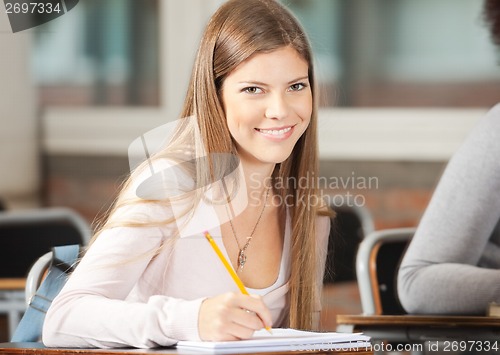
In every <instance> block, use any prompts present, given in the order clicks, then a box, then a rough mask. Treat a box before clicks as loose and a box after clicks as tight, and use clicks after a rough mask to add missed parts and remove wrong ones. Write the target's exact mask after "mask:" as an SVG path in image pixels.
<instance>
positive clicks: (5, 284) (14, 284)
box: [0, 278, 26, 291]
mask: <svg viewBox="0 0 500 355" xmlns="http://www.w3.org/2000/svg"><path fill="white" fill-rule="evenodd" d="M25 285H26V279H25V278H19V279H0V290H9V291H10V290H20V291H24V287H25Z"/></svg>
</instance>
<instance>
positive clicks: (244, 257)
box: [229, 187, 271, 272]
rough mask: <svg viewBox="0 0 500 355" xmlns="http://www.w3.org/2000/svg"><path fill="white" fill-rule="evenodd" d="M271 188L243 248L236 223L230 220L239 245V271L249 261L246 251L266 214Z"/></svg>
mask: <svg viewBox="0 0 500 355" xmlns="http://www.w3.org/2000/svg"><path fill="white" fill-rule="evenodd" d="M269 190H271V188H270V187H269V188H268V189H267V191H266V197H265V198H264V206H263V207H262V210H261V211H260V214H259V217H258V218H257V222H256V223H255V226H254V227H253V230H252V233H250V236H249V237H248V238H247V241H246V243H245V245H243V248H242V247H240V242H239V241H238V237H237V236H236V231H235V230H234V225H233V222H232V221H231V219H230V220H229V224H230V225H231V230H232V231H233V236H234V239H235V240H236V245H237V246H238V249H239V251H238V269H237V271H238V272H241V271H243V267H244V266H245V264H246V262H247V255H246V251H247V249H248V246H249V245H250V242H251V241H252V238H253V235H254V233H255V231H256V230H257V226H258V225H259V222H260V220H261V219H262V215H263V214H264V210H265V209H266V204H267V198H268V196H269Z"/></svg>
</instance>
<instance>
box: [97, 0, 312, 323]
mask: <svg viewBox="0 0 500 355" xmlns="http://www.w3.org/2000/svg"><path fill="white" fill-rule="evenodd" d="M284 46H291V47H292V48H294V49H295V50H296V51H297V52H298V53H299V55H300V56H301V57H302V58H303V59H304V60H306V61H307V63H308V66H309V70H308V74H309V82H310V84H311V90H312V95H313V100H314V105H313V110H312V117H311V121H310V124H309V126H308V128H307V129H306V131H305V132H304V134H303V135H302V136H301V138H300V139H299V140H298V141H297V143H296V145H295V147H294V149H293V151H292V154H291V155H290V157H288V159H286V160H285V161H284V162H282V163H280V164H277V166H276V168H275V171H274V173H273V177H274V178H275V181H302V180H301V178H302V179H310V178H311V177H315V176H317V175H318V150H317V103H316V99H317V94H316V87H315V80H314V70H313V60H312V52H311V48H310V45H309V42H308V40H307V37H306V34H305V32H304V30H303V29H302V27H301V26H300V24H299V22H298V21H297V19H296V18H295V17H294V16H293V15H292V14H291V13H290V12H289V11H288V10H287V9H286V8H285V7H284V6H282V5H281V4H279V3H278V2H277V1H275V0H229V1H227V2H226V3H224V4H223V5H222V6H221V7H220V8H219V9H218V10H217V12H216V13H215V14H214V15H213V16H212V18H211V19H210V21H209V23H208V25H207V27H206V29H205V32H204V34H203V37H202V39H201V43H200V46H199V49H198V53H197V56H196V60H195V63H194V67H193V71H192V75H191V80H190V84H189V88H188V92H187V95H186V99H185V102H184V106H183V109H182V113H181V117H188V116H190V117H196V119H197V124H198V128H199V132H200V134H201V140H200V141H201V142H203V144H204V147H202V148H203V149H204V150H205V151H206V152H207V153H208V154H213V153H234V154H235V153H236V151H235V145H234V143H233V141H232V137H231V135H230V132H229V129H228V126H227V122H226V117H225V113H224V108H223V104H222V99H221V88H222V84H223V82H224V80H225V78H226V77H227V76H228V75H229V73H231V72H232V71H233V70H234V69H235V68H236V67H237V66H238V65H239V64H241V63H242V62H244V61H245V60H247V59H249V58H250V57H251V56H252V55H254V54H256V53H265V52H271V51H273V50H276V49H278V48H282V47H284ZM160 156H161V154H160ZM215 156H217V155H216V154H215ZM233 163H234V162H233V161H231V160H228V159H221V160H220V161H219V162H217V163H213V162H211V163H209V169H207V166H206V165H205V166H204V165H202V164H197V166H196V167H194V169H195V170H196V172H195V173H194V176H195V179H196V184H197V185H199V186H203V185H204V184H205V183H206V182H207V181H214V180H217V179H218V178H220V177H222V176H224V174H225V173H226V172H227V171H231V170H232V169H234V167H233V166H228V165H231V164H233ZM214 169H215V170H214ZM278 179H279V180H278ZM306 181H307V180H306ZM129 184H130V182H129V183H128V184H127V185H126V186H128V185H129ZM306 185H307V186H305V187H303V186H301V187H300V188H299V189H297V188H296V187H295V186H294V184H284V185H283V184H281V185H280V186H278V184H275V188H274V191H275V193H277V194H279V195H281V197H282V201H287V202H288V205H289V207H290V208H289V212H290V217H291V230H292V236H291V238H292V250H291V260H292V265H291V279H290V281H289V285H290V321H289V323H290V326H291V327H294V328H302V329H310V328H312V326H313V324H312V323H313V320H312V314H313V312H314V310H315V309H314V305H315V302H316V299H317V297H319V295H318V294H317V290H318V285H317V283H318V282H321V281H322V280H318V279H317V275H318V269H317V268H318V267H320V266H319V265H317V258H316V255H317V253H316V249H317V242H316V227H315V222H316V217H317V215H318V214H319V213H320V212H319V211H320V209H321V206H320V203H313V204H311V203H310V202H311V201H314V202H317V201H319V199H317V198H316V197H317V196H318V191H317V186H316V184H315V183H312V182H311V183H309V184H306ZM291 200H293V201H294V202H293V204H292V206H290V203H289V202H290V201H291ZM118 201H120V198H119V199H118ZM123 203H124V202H123V201H122V204H123ZM117 205H118V203H117ZM116 208H117V206H115V209H116ZM281 208H282V209H284V208H285V206H284V205H283V206H282V207H281ZM166 222H168V221H166ZM106 227H108V226H106V225H105V226H104V228H106Z"/></svg>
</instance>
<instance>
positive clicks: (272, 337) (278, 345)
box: [177, 328, 370, 353]
mask: <svg viewBox="0 0 500 355" xmlns="http://www.w3.org/2000/svg"><path fill="white" fill-rule="evenodd" d="M272 333H273V334H270V333H269V332H268V331H266V330H265V329H262V330H259V331H256V332H255V334H254V336H253V337H252V338H251V339H248V340H238V341H222V342H210V341H180V342H178V343H177V347H178V348H182V349H193V350H194V349H197V350H201V351H209V352H211V351H215V350H216V351H217V352H218V353H220V352H224V351H228V352H230V351H232V352H234V351H236V350H237V351H238V352H244V351H249V352H250V351H256V350H257V351H283V350H296V351H297V350H302V351H307V350H322V349H346V350H348V349H356V348H360V347H361V348H363V347H367V346H368V347H369V346H370V338H369V337H368V336H366V335H362V334H359V333H354V334H353V333H335V332H328V333H318V332H306V331H300V330H295V329H282V328H274V329H273V330H272Z"/></svg>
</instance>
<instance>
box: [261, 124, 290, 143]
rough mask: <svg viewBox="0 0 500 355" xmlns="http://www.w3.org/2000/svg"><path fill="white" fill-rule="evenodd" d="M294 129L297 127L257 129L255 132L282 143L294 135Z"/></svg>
mask: <svg viewBox="0 0 500 355" xmlns="http://www.w3.org/2000/svg"><path fill="white" fill-rule="evenodd" d="M294 127H295V126H288V127H280V128H270V129H264V128H255V130H256V131H257V132H259V133H260V134H262V136H264V137H265V138H268V139H272V140H278V141H280V140H284V139H287V138H288V137H290V136H291V135H292V132H293V128H294Z"/></svg>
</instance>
